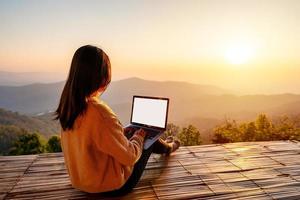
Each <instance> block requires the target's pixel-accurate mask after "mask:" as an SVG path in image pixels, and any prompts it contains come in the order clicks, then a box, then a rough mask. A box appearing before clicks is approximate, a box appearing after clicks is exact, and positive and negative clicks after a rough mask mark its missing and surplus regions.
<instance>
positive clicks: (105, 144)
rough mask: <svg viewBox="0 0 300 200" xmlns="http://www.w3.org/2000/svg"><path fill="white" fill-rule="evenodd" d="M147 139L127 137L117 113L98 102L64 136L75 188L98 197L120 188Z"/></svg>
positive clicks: (92, 100)
mask: <svg viewBox="0 0 300 200" xmlns="http://www.w3.org/2000/svg"><path fill="white" fill-rule="evenodd" d="M143 140H144V139H143V137H142V136H140V135H134V136H133V137H132V138H130V140H128V139H127V138H126V137H125V136H124V131H123V127H122V125H121V124H120V122H119V120H118V119H117V117H116V115H115V114H114V113H113V111H112V110H111V109H110V108H109V107H108V106H107V105H106V104H105V103H104V102H103V101H99V100H97V99H96V98H90V99H89V100H88V106H87V110H86V113H85V114H84V115H82V116H79V117H77V119H76V120H75V123H74V127H73V130H67V131H62V132H61V143H62V149H63V153H64V158H65V164H66V168H67V170H68V173H69V176H70V179H71V183H72V185H73V187H75V188H78V189H80V190H82V191H86V192H90V193H94V192H104V191H111V190H114V189H118V188H120V187H121V186H122V185H124V183H125V182H126V180H127V179H128V178H129V176H130V175H131V173H132V170H133V166H134V164H135V163H136V162H137V160H138V159H139V157H140V155H141V153H142V149H143V142H144V141H143Z"/></svg>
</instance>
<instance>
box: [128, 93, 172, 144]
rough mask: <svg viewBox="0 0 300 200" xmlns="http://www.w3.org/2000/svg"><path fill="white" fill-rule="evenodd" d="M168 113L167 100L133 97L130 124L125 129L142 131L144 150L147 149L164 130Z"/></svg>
mask: <svg viewBox="0 0 300 200" xmlns="http://www.w3.org/2000/svg"><path fill="white" fill-rule="evenodd" d="M168 112H169V99H168V98H163V97H149V96H133V100H132V109H131V118H130V124H129V125H127V126H126V127H133V128H135V129H140V128H142V129H144V130H145V131H146V133H147V134H146V135H147V136H146V139H145V142H144V149H148V148H149V147H150V146H151V145H152V144H153V143H154V142H155V141H156V140H157V139H158V138H159V137H160V136H161V135H162V134H163V133H164V131H165V130H166V127H167V120H168Z"/></svg>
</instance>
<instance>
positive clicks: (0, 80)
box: [0, 71, 65, 86]
mask: <svg viewBox="0 0 300 200" xmlns="http://www.w3.org/2000/svg"><path fill="white" fill-rule="evenodd" d="M64 79H65V74H64V73H54V72H8V71H0V85H6V86H22V85H28V84H33V83H52V82H58V81H60V80H64Z"/></svg>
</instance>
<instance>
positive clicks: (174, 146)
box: [166, 140, 180, 156]
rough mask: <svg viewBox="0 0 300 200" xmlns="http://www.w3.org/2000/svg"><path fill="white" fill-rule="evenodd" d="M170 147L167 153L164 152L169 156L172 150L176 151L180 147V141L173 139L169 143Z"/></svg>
mask: <svg viewBox="0 0 300 200" xmlns="http://www.w3.org/2000/svg"><path fill="white" fill-rule="evenodd" d="M170 145H171V148H170V151H169V152H168V153H166V155H167V156H169V155H170V154H171V153H172V152H174V151H176V150H177V149H178V148H179V147H180V141H179V140H174V141H173V142H172V143H170Z"/></svg>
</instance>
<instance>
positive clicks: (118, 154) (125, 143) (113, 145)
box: [95, 115, 144, 166]
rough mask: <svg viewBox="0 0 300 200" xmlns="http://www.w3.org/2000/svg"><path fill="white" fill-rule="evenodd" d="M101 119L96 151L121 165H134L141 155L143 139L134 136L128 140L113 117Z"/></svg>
mask: <svg viewBox="0 0 300 200" xmlns="http://www.w3.org/2000/svg"><path fill="white" fill-rule="evenodd" d="M101 118H102V119H101V121H102V123H101V124H102V126H101V127H99V128H100V129H101V130H99V132H101V133H100V135H101V136H100V137H99V140H100V141H95V143H96V145H97V147H98V149H99V150H100V151H102V152H104V153H107V154H108V155H110V156H112V157H114V158H115V159H116V160H118V161H119V162H120V163H121V164H123V165H126V166H132V165H134V164H135V163H136V162H137V160H138V159H139V158H140V156H141V154H142V150H143V145H144V138H143V137H142V136H140V135H136V134H134V135H133V136H132V137H131V138H130V139H129V140H128V139H127V138H126V137H125V136H124V130H123V127H122V126H121V124H120V123H119V121H118V119H117V118H116V117H115V116H113V115H111V116H109V117H101Z"/></svg>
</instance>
